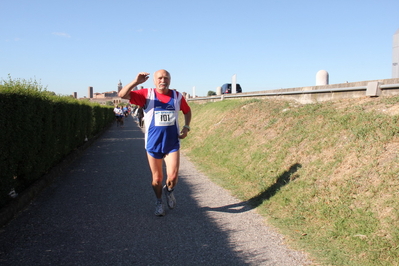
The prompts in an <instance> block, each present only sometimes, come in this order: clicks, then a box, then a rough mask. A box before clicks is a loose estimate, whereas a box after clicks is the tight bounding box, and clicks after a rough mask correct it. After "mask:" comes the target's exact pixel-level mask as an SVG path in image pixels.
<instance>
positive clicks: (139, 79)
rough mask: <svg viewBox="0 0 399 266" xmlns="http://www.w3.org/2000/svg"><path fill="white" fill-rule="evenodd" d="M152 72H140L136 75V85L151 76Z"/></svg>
mask: <svg viewBox="0 0 399 266" xmlns="http://www.w3.org/2000/svg"><path fill="white" fill-rule="evenodd" d="M149 75H150V73H147V72H140V73H139V74H138V75H137V77H136V82H135V83H136V85H138V84H141V83H144V82H146V81H147V79H148V78H149Z"/></svg>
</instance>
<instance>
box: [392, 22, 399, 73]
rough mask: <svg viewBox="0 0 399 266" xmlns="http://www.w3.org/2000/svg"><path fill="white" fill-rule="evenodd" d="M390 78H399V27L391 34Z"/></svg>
mask: <svg viewBox="0 0 399 266" xmlns="http://www.w3.org/2000/svg"><path fill="white" fill-rule="evenodd" d="M392 78H393V79H394V78H399V29H398V30H397V31H396V32H395V34H394V35H393V45H392Z"/></svg>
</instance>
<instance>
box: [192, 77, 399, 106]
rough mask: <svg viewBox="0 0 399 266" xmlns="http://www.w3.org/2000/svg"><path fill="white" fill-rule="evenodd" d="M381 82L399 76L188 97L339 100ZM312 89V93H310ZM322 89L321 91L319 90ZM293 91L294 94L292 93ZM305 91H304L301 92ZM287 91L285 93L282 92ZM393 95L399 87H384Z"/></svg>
mask: <svg viewBox="0 0 399 266" xmlns="http://www.w3.org/2000/svg"><path fill="white" fill-rule="evenodd" d="M375 81H377V82H379V83H380V86H381V85H389V84H399V78H394V79H381V80H369V81H359V82H350V83H349V82H348V83H339V84H331V85H323V86H310V87H296V88H287V89H279V90H266V91H256V92H244V93H239V94H235V95H231V94H226V95H224V96H222V97H220V96H213V97H206V98H194V99H188V100H189V101H195V102H209V101H211V102H214V101H220V100H225V99H233V98H234V99H236V98H245V97H251V98H272V99H281V100H292V101H296V102H299V103H302V104H307V103H316V102H323V101H330V100H338V99H348V98H359V97H365V96H366V87H367V84H368V83H370V82H375ZM356 87H359V89H358V90H353V91H331V92H329V91H328V90H333V89H334V90H337V89H341V88H356ZM309 91H312V93H309ZM317 91H320V92H317ZM290 92H292V94H290ZM300 92H304V93H300ZM281 93H285V94H281ZM391 95H399V88H392V89H391V88H389V89H382V92H381V95H380V96H382V97H383V96H391Z"/></svg>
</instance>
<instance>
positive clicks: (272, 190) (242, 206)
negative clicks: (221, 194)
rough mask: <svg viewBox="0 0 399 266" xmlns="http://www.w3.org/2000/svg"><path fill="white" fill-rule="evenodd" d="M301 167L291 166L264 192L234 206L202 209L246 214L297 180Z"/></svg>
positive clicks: (298, 165)
mask: <svg viewBox="0 0 399 266" xmlns="http://www.w3.org/2000/svg"><path fill="white" fill-rule="evenodd" d="M301 167H302V165H301V164H299V163H296V164H293V165H292V166H291V167H290V169H288V170H287V171H285V172H284V173H282V174H281V175H280V176H279V177H278V178H277V180H276V183H274V184H273V185H271V186H270V187H269V188H267V189H266V190H265V191H263V192H261V193H259V194H258V195H256V196H255V197H253V198H250V199H249V200H247V201H243V202H239V203H236V204H230V205H226V206H221V207H217V208H210V207H205V208H203V209H205V210H208V211H217V212H229V213H241V212H246V211H249V210H252V209H255V208H257V207H258V206H259V205H261V204H262V203H263V202H264V201H265V200H269V199H270V198H271V197H273V196H274V195H276V193H277V192H278V191H279V190H280V189H281V188H282V187H283V186H285V185H287V184H288V183H289V182H290V181H292V180H294V179H296V178H298V177H299V176H298V175H297V174H295V173H296V171H298V168H301Z"/></svg>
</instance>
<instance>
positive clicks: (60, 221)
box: [0, 117, 312, 265]
mask: <svg viewBox="0 0 399 266" xmlns="http://www.w3.org/2000/svg"><path fill="white" fill-rule="evenodd" d="M179 177H180V179H179V184H178V185H177V187H176V189H175V196H176V199H177V207H176V208H175V209H173V210H169V209H166V215H165V216H164V217H156V216H155V215H154V210H155V196H154V193H153V191H152V188H151V186H150V184H151V178H150V171H149V167H148V163H147V158H146V154H145V150H144V135H143V133H142V131H141V129H140V128H139V127H137V125H136V123H135V122H134V121H133V118H132V117H129V118H127V121H126V123H125V126H124V127H122V128H121V127H116V125H114V126H113V127H111V128H110V129H109V130H107V131H106V132H105V133H104V134H103V135H102V136H101V137H100V138H99V139H97V140H96V141H95V142H94V143H93V144H92V145H91V146H90V147H89V148H87V149H86V150H85V151H84V152H83V153H82V154H81V156H80V157H79V158H78V159H76V160H75V161H74V162H73V163H72V164H70V165H69V167H67V169H66V171H64V172H63V173H61V174H60V176H59V177H58V178H57V179H56V180H55V181H54V182H53V183H52V184H51V185H50V186H49V187H47V188H46V189H45V190H44V191H42V193H41V194H40V195H39V196H38V197H36V198H35V199H34V200H33V201H32V202H31V203H30V205H29V206H28V207H27V208H25V209H24V210H23V211H22V212H20V213H19V215H18V216H17V217H16V218H15V219H13V220H12V221H11V222H9V223H8V224H7V225H6V226H4V227H2V228H1V229H0V265H311V264H312V262H311V261H310V259H309V258H308V257H307V256H306V254H304V253H302V252H299V251H295V250H291V249H289V248H288V247H287V246H286V245H285V244H284V242H283V236H281V235H279V234H278V233H276V232H275V231H274V230H273V229H271V228H270V227H268V226H267V225H266V224H265V222H264V219H262V217H261V216H259V215H258V214H257V213H256V212H255V210H252V209H251V208H249V207H248V206H247V205H245V203H242V202H240V201H239V200H237V199H235V198H234V197H232V196H231V195H230V194H229V192H228V191H226V190H224V189H222V188H221V187H219V186H217V185H215V184H214V183H212V182H211V181H210V180H209V179H208V178H207V177H206V176H204V175H203V174H201V173H200V172H198V171H197V170H196V169H195V166H194V165H193V164H192V163H191V162H190V161H189V160H188V159H187V158H186V157H184V156H182V158H181V167H180V174H179ZM166 208H167V207H166Z"/></svg>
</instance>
